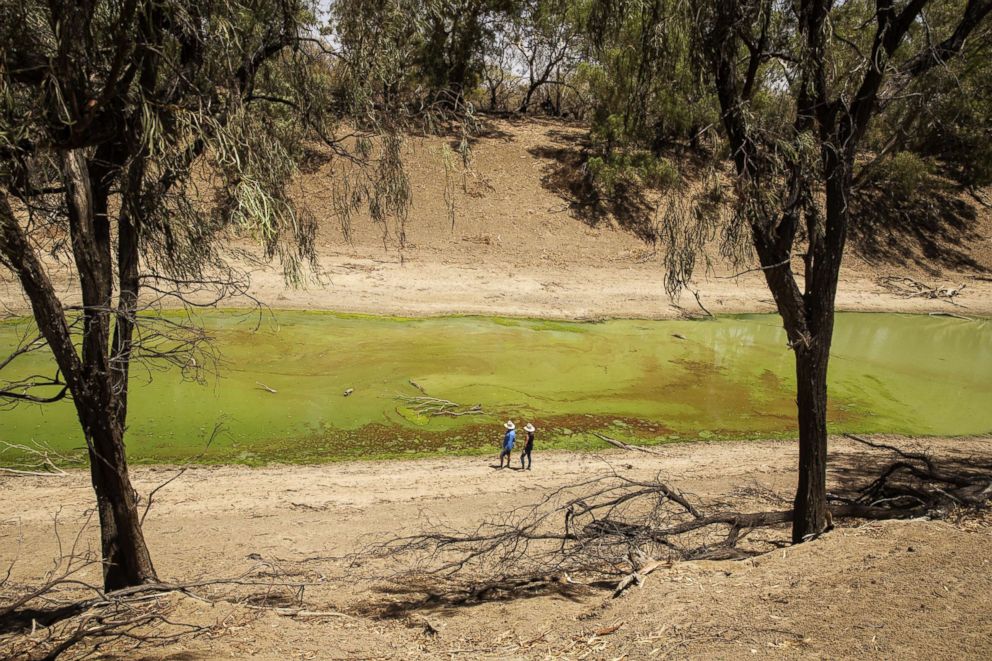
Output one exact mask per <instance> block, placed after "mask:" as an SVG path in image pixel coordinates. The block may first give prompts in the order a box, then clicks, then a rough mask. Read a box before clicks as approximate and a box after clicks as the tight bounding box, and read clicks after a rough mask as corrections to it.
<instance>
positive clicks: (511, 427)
mask: <svg viewBox="0 0 992 661" xmlns="http://www.w3.org/2000/svg"><path fill="white" fill-rule="evenodd" d="M503 426H504V427H506V428H507V429H516V428H517V426H516V425H515V424H513V420H507V421H506V424H504V425H503Z"/></svg>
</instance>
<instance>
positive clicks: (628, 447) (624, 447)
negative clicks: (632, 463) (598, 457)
mask: <svg viewBox="0 0 992 661" xmlns="http://www.w3.org/2000/svg"><path fill="white" fill-rule="evenodd" d="M593 436H595V437H597V438H599V439H600V440H601V441H605V442H606V443H609V444H610V445H612V446H615V447H618V448H620V449H621V450H637V451H638V452H646V453H648V454H661V453H660V452H658V451H657V450H652V449H651V448H646V447H643V446H641V445H629V444H627V443H624V442H623V441H618V440H617V439H615V438H610V437H609V436H607V435H606V434H600V433H599V432H598V431H595V432H593Z"/></svg>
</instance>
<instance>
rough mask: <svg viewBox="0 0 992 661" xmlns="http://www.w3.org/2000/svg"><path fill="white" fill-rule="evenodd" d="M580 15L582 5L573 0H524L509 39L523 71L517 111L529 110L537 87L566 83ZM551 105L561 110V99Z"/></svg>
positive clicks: (576, 49) (573, 60) (579, 32)
mask: <svg viewBox="0 0 992 661" xmlns="http://www.w3.org/2000/svg"><path fill="white" fill-rule="evenodd" d="M581 18H582V8H581V7H580V6H579V5H578V3H576V2H574V1H572V0H524V2H523V3H522V5H521V7H520V11H519V15H518V16H517V17H516V19H515V20H514V21H513V24H514V27H513V28H511V29H512V37H511V39H510V40H509V41H510V44H511V45H512V47H513V48H514V50H515V51H516V53H517V57H518V59H519V61H520V63H521V64H522V66H521V69H522V70H523V71H524V72H525V75H526V81H525V84H524V89H523V90H522V93H523V97H522V98H521V100H520V105H519V107H518V108H517V112H521V113H526V112H527V111H528V109H529V108H530V105H531V100H532V98H533V97H534V94H535V93H536V92H537V91H538V90H539V89H541V88H544V87H547V86H553V87H555V88H557V89H558V90H559V91H560V89H561V88H562V87H564V86H565V85H567V84H568V81H567V78H568V77H569V76H570V74H572V73H573V72H574V69H575V66H576V65H577V64H578V61H579V57H580V54H581V51H580V47H581V45H582V36H583V35H582V29H581V27H582V26H581ZM560 96H561V95H560V93H559V94H558V95H557V97H558V98H560ZM553 105H554V110H555V112H556V113H560V112H561V107H560V106H561V103H560V101H559V102H558V103H556V104H553Z"/></svg>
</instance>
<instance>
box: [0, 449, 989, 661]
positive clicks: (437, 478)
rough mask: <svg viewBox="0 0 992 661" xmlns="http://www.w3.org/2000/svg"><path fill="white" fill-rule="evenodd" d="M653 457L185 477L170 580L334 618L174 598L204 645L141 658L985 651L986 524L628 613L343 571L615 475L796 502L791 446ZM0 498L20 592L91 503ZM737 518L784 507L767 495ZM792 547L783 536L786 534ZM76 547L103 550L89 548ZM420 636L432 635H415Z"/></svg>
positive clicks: (983, 654) (867, 527) (747, 568)
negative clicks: (384, 585)
mask: <svg viewBox="0 0 992 661" xmlns="http://www.w3.org/2000/svg"><path fill="white" fill-rule="evenodd" d="M989 440H990V439H954V440H941V439H931V440H928V441H926V445H928V446H930V447H932V448H933V449H934V450H935V451H937V452H938V453H939V456H943V457H945V458H949V457H959V458H960V457H965V456H967V457H971V458H972V459H971V461H972V462H973V463H974V464H975V465H982V466H985V467H988V466H990V465H992V444H990V443H989ZM892 442H896V443H898V444H900V445H903V446H904V447H917V448H918V447H919V444H918V443H914V442H912V441H906V440H905V439H896V440H894V441H892ZM660 452H661V454H659V455H657V456H655V455H646V454H642V453H636V452H621V451H610V452H603V453H596V454H591V453H590V454H569V453H548V454H539V455H538V456H537V459H536V461H535V464H534V470H533V471H531V472H525V471H506V470H504V471H497V470H494V468H493V467H492V466H490V464H492V463H493V462H492V460H491V459H490V460H486V459H485V458H479V459H469V458H456V459H444V460H441V459H431V460H423V461H411V462H396V463H375V462H368V463H362V462H359V463H341V464H330V465H322V466H306V467H300V466H271V467H267V468H260V469H248V468H242V467H219V468H206V467H201V468H194V469H191V470H189V471H188V472H187V473H186V474H184V475H183V476H182V477H181V478H180V479H179V480H178V481H176V482H173V483H172V484H170V485H169V486H168V487H166V488H164V489H163V490H161V491H160V492H158V494H157V495H156V498H155V504H154V507H153V508H152V510H151V513H150V514H149V516H148V520H147V522H146V525H145V529H146V535H147V537H148V542H149V544H150V546H151V549H152V551H153V553H154V556H155V560H156V564H157V569H158V571H159V573H160V575H161V577H162V578H163V579H164V580H192V579H196V578H198V577H201V576H209V577H216V576H237V575H239V574H241V573H242V572H244V571H246V570H248V569H250V568H251V567H252V566H255V565H257V563H258V559H259V558H261V559H262V560H263V561H266V562H272V563H274V564H276V565H278V566H280V567H283V568H287V569H290V570H291V572H292V570H295V571H298V572H300V573H299V574H295V573H292V575H291V576H290V577H289V580H295V581H298V580H311V581H315V582H316V584H315V585H313V586H311V587H308V588H307V589H306V591H305V603H304V606H305V608H306V609H307V610H310V611H319V612H324V613H325V615H323V616H315V617H292V616H289V615H280V614H279V613H277V612H272V611H262V610H255V609H252V608H249V607H247V606H244V605H233V604H232V603H230V602H229V601H222V602H220V603H217V604H213V605H211V604H206V603H204V602H202V601H198V600H195V599H193V598H190V597H178V596H173V597H172V599H173V600H174V601H175V602H176V603H175V611H174V612H173V614H172V616H171V617H172V619H173V620H175V621H181V622H195V623H197V624H202V625H208V626H212V627H214V629H213V630H212V632H211V633H210V634H208V635H203V636H201V637H197V638H194V639H191V640H186V641H184V642H181V643H178V644H172V645H169V646H166V647H164V648H154V649H145V650H142V651H141V652H140V653H132V655H134V656H138V657H141V658H148V659H208V658H220V657H225V658H230V657H239V658H244V657H248V656H252V657H254V658H263V659H339V658H446V657H448V658H453V657H462V658H597V659H615V658H631V659H637V658H668V657H676V658H687V657H688V658H703V657H705V658H742V657H743V658H750V657H752V656H754V657H760V658H853V657H865V656H870V657H879V658H899V659H959V658H988V655H989V653H990V652H992V619H990V618H989V617H988V611H989V605H990V603H992V602H990V598H989V594H990V592H992V566H990V564H989V563H990V561H992V528H990V527H989V525H988V524H989V521H987V520H975V519H974V518H972V519H966V520H963V521H924V520H913V521H901V522H877V523H863V522H860V523H859V522H847V523H845V524H844V525H842V526H840V527H838V528H836V529H835V530H833V531H831V532H829V533H827V534H825V535H823V536H822V537H821V538H819V539H817V540H815V541H812V542H808V543H806V544H803V545H800V546H796V547H787V548H783V549H781V550H777V551H773V552H771V553H768V554H765V555H762V556H759V557H756V558H753V559H750V560H744V561H722V562H715V561H699V562H685V563H677V564H675V565H674V566H672V567H671V568H666V569H662V570H659V571H657V572H655V573H653V574H651V575H650V576H649V577H648V578H647V581H646V583H645V584H644V586H643V587H640V588H633V589H632V590H630V591H628V592H627V593H626V595H624V596H622V597H621V598H619V599H611V598H610V593H609V591H603V590H589V589H582V588H572V589H571V590H570V591H563V592H555V593H550V594H549V593H538V594H530V595H527V596H525V597H520V598H517V599H510V600H502V601H491V602H481V603H472V604H469V605H463V606H447V607H445V606H441V605H434V606H424V607H423V608H420V609H410V610H395V605H396V604H399V603H401V602H403V600H404V597H403V595H400V594H395V593H389V592H383V591H381V590H379V589H377V584H376V583H374V582H371V583H370V582H366V581H364V580H360V578H359V577H361V576H362V575H363V574H362V571H363V570H361V569H357V570H356V569H353V568H350V567H349V566H348V563H347V562H346V561H345V560H343V559H341V557H342V556H344V555H346V554H349V553H353V552H356V551H358V550H360V549H361V548H362V547H363V545H364V544H365V543H367V542H368V541H370V540H372V539H381V538H382V537H384V536H387V535H390V534H400V533H409V532H415V531H417V530H419V529H421V527H422V526H423V525H425V520H426V519H427V518H428V517H429V518H430V519H431V520H433V521H439V522H444V523H448V524H450V525H452V526H454V527H457V528H461V529H471V528H473V527H474V526H475V525H476V524H477V523H478V522H479V521H480V519H481V518H483V517H485V516H490V515H493V514H497V513H499V512H501V511H505V510H507V509H509V508H512V507H515V506H519V505H523V504H525V503H531V502H534V501H535V500H536V499H537V498H538V497H539V496H540V495H541V494H544V493H546V492H548V491H549V490H551V489H553V488H555V487H557V486H561V485H563V484H568V483H572V482H575V481H578V480H581V479H583V478H588V477H591V476H594V475H598V474H600V473H602V472H603V471H605V470H608V469H609V468H610V467H612V468H614V469H616V470H617V471H619V472H621V473H622V474H624V475H627V476H630V477H633V478H638V479H645V478H650V477H653V476H655V475H656V474H658V473H660V474H661V475H663V476H664V478H665V479H666V480H667V481H669V482H671V483H673V484H677V485H678V486H679V487H681V488H682V489H684V490H685V491H687V492H689V493H692V494H694V495H695V497H696V498H699V499H712V498H731V499H735V500H736V501H737V502H742V498H741V496H740V495H739V493H740V492H739V489H740V487H743V486H752V487H753V486H760V487H765V488H767V489H769V490H771V491H774V492H776V493H778V494H780V495H782V496H786V497H787V496H788V495H789V493H790V491H791V489H792V488H793V480H794V466H795V462H796V450H795V445H794V444H793V443H789V442H750V443H693V444H685V445H672V446H665V447H662V448H661V449H660ZM866 462H868V463H869V464H873V461H872V460H870V458H869V457H868V456H867V455H866V454H865V449H864V448H863V446H857V445H855V444H853V443H852V442H851V441H848V440H846V439H834V441H833V444H832V450H831V466H832V469H831V485H830V486H831V489H838V488H842V487H843V485H844V484H846V483H847V482H848V481H849V480H851V479H855V480H857V479H863V478H864V474H863V473H860V472H859V471H861V467H863V466H864V465H865V463H866ZM172 474H173V473H172V470H171V469H167V468H160V469H155V468H138V469H136V470H135V478H136V485H137V487H138V489H139V490H140V491H142V492H144V493H147V492H148V491H149V490H150V489H151V488H152V487H153V486H154V485H156V484H159V483H161V482H162V481H164V480H165V479H167V478H168V477H169V476H171V475H172ZM0 499H2V501H3V503H4V507H3V520H2V521H0V556H2V557H3V558H4V561H5V563H6V561H8V560H10V559H11V558H15V557H16V559H17V562H16V564H15V567H14V578H15V579H17V580H29V579H32V578H34V577H36V576H37V575H38V574H39V573H40V572H41V571H43V570H44V568H45V567H46V566H47V563H48V561H49V559H50V558H51V557H53V556H54V555H56V548H55V543H54V538H53V517H54V516H55V514H56V512H58V519H59V521H60V522H61V524H60V525H61V528H62V538H63V540H68V539H71V538H72V537H73V535H74V534H75V532H76V531H77V530H78V529H79V527H80V525H81V524H82V522H83V521H85V519H86V514H85V512H86V510H87V509H88V508H90V507H91V506H92V494H91V491H90V488H89V486H88V482H87V475H86V474H85V473H84V472H79V471H77V472H73V473H71V474H70V475H69V476H68V477H63V478H12V477H8V478H0ZM747 506H750V507H753V508H757V509H774V508H776V507H781V506H782V505H781V503H777V504H776V503H774V502H769V501H768V500H767V499H766V500H765V501H761V499H759V500H752V501H750V502H749V504H748V505H747ZM786 534H787V533H786V531H780V532H779V533H776V535H777V537H778V538H779V539H781V540H785V538H786ZM84 540H85V542H86V543H94V542H95V535H94V534H92V533H90V534H86V535H84ZM256 554H257V555H256ZM90 578H92V574H91V575H90ZM380 587H381V585H380ZM439 591H440V590H439ZM202 592H204V593H207V592H208V590H207V589H204V590H203V591H202ZM391 605H393V606H394V609H390V606H391ZM393 610H395V612H393V615H392V616H389V615H387V614H388V613H390V612H391V611H393ZM425 622H429V623H430V624H431V626H433V627H434V628H435V629H436V630H437V631H438V633H437V635H433V636H431V635H428V634H427V633H426V632H425ZM617 625H620V626H619V628H618V629H617V630H616V631H615V632H612V633H604V632H608V631H610V629H612V628H613V627H615V626H617ZM597 631H598V632H601V633H603V635H596V632H597Z"/></svg>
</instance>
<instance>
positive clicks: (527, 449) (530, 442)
mask: <svg viewBox="0 0 992 661" xmlns="http://www.w3.org/2000/svg"><path fill="white" fill-rule="evenodd" d="M524 431H525V432H527V443H526V444H524V449H523V451H522V452H521V453H520V469H521V470H523V468H524V458H525V457H526V458H527V470H530V453H531V452H533V451H534V432H535V431H536V430H535V429H534V425H532V424H531V423H529V422H528V423H527V424H526V425H524Z"/></svg>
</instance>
